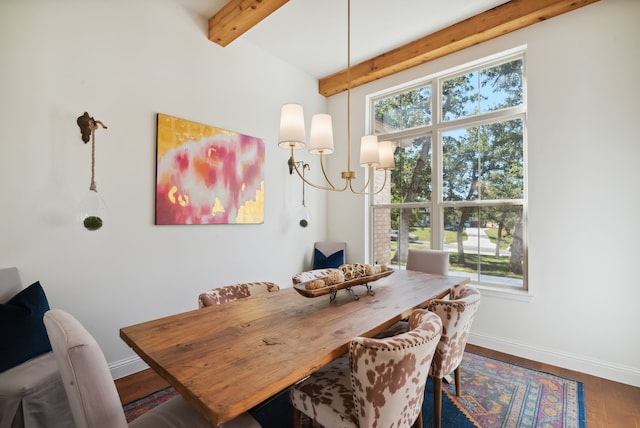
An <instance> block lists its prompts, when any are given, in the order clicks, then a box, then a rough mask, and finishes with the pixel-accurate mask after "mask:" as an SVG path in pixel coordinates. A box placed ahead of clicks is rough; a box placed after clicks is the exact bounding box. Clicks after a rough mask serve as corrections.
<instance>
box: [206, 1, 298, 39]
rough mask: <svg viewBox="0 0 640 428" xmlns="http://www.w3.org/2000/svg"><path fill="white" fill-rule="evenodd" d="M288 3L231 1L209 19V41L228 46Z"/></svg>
mask: <svg viewBox="0 0 640 428" xmlns="http://www.w3.org/2000/svg"><path fill="white" fill-rule="evenodd" d="M288 1H289V0H231V1H229V3H227V4H226V5H224V6H223V7H222V9H220V10H219V11H218V13H216V14H215V15H214V16H212V17H211V18H209V40H211V41H212V42H214V43H217V44H219V45H220V46H227V45H228V44H229V43H231V42H232V41H234V40H235V39H237V38H238V37H240V36H241V35H242V34H244V33H245V32H246V31H248V30H249V29H250V28H252V27H253V26H254V25H256V24H257V23H258V22H260V21H262V20H263V19H265V18H266V17H267V16H269V15H271V14H272V13H273V12H274V11H276V10H277V9H278V8H280V6H282V5H283V4H285V3H287V2H288Z"/></svg>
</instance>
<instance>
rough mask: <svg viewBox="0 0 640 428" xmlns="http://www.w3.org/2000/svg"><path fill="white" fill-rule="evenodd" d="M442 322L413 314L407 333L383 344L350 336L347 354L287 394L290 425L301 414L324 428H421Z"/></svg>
mask: <svg viewBox="0 0 640 428" xmlns="http://www.w3.org/2000/svg"><path fill="white" fill-rule="evenodd" d="M441 329H442V322H441V321H440V318H439V317H438V316H437V315H436V314H433V313H430V312H428V311H426V310H423V309H416V310H415V311H414V312H413V313H412V314H411V316H410V317H409V331H407V332H405V333H403V334H400V335H398V336H393V337H387V338H384V339H374V338H366V337H356V338H355V339H352V340H351V341H350V343H349V352H348V354H345V355H344V356H342V357H341V358H338V359H337V360H336V361H334V362H332V363H330V364H328V365H326V366H324V367H322V368H321V369H319V370H318V371H316V372H315V373H313V374H311V376H309V377H308V378H307V379H305V380H303V381H302V382H300V383H298V384H297V385H295V386H293V387H292V388H291V390H290V392H289V396H290V400H291V404H292V406H293V426H294V428H299V427H300V424H301V418H302V413H304V414H306V415H307V416H308V417H310V418H312V419H313V420H314V421H315V422H317V423H318V424H320V425H322V426H325V427H344V428H372V427H390V426H393V427H398V428H403V427H411V426H416V427H422V401H423V399H424V389H425V385H426V381H427V376H428V373H429V366H430V364H431V360H432V358H433V355H434V352H435V348H436V346H437V344H438V341H439V339H440V332H441Z"/></svg>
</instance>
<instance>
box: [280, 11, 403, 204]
mask: <svg viewBox="0 0 640 428" xmlns="http://www.w3.org/2000/svg"><path fill="white" fill-rule="evenodd" d="M278 146H280V147H281V148H283V149H289V150H290V151H291V157H290V158H289V161H288V165H289V173H291V174H293V171H295V172H296V173H297V174H298V176H299V177H300V178H301V179H302V181H303V182H304V183H306V184H308V185H309V186H312V187H315V188H316V189H320V190H328V191H335V192H343V191H345V190H347V189H349V190H350V191H351V192H352V193H356V194H376V193H380V192H381V191H382V189H384V187H385V186H386V184H387V175H388V174H387V171H390V170H392V169H393V168H394V166H395V165H394V160H393V152H394V149H395V147H394V144H393V143H392V142H391V141H381V142H378V137H377V136H375V135H365V136H363V137H362V138H361V140H360V166H362V167H364V168H366V170H367V180H366V183H365V184H364V186H363V187H362V188H361V189H356V188H354V183H353V182H354V180H355V178H356V172H355V171H354V170H352V169H351V0H347V162H346V163H347V168H346V170H345V171H342V174H341V178H342V180H344V182H343V184H342V186H337V185H334V183H333V182H332V181H331V180H330V179H329V176H328V175H327V172H326V170H325V164H324V156H325V155H329V154H331V153H333V128H332V124H331V116H330V115H328V114H315V115H313V117H312V118H311V130H310V133H309V152H310V153H312V154H316V155H319V156H320V168H321V170H322V175H323V176H324V179H325V183H324V184H321V185H319V184H315V183H312V182H311V181H310V180H309V179H307V178H306V177H305V176H304V171H300V169H299V167H298V165H300V164H301V163H300V162H296V159H295V155H294V151H295V150H298V149H302V148H304V147H306V130H305V125H304V112H303V109H302V106H301V105H300V104H285V105H283V106H282V111H281V114H280V133H279V138H278ZM375 169H378V170H383V171H384V182H383V183H382V186H380V188H379V189H377V190H372V191H368V189H369V184H370V182H371V178H372V177H373V175H374V172H375Z"/></svg>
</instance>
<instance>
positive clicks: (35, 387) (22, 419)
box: [0, 267, 73, 428]
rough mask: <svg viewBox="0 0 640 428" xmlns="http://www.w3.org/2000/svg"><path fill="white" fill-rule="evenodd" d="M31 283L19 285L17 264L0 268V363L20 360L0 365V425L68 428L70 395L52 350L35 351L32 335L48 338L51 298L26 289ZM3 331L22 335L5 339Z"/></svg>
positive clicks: (70, 419)
mask: <svg viewBox="0 0 640 428" xmlns="http://www.w3.org/2000/svg"><path fill="white" fill-rule="evenodd" d="M32 287H34V285H31V286H30V287H26V288H24V289H23V287H22V281H21V280H20V273H19V271H18V269H17V268H15V267H11V268H3V269H0V306H1V307H0V311H1V313H0V336H2V337H3V339H0V342H2V343H0V360H2V362H0V364H3V363H4V362H6V361H7V359H8V358H11V357H12V356H16V355H21V358H20V359H23V360H24V361H23V362H21V363H18V364H15V365H13V366H12V367H11V368H6V369H5V368H4V367H3V368H2V369H0V427H2V428H7V427H11V428H24V427H27V428H72V427H73V418H72V416H71V409H70V408H69V400H67V394H66V393H65V391H64V387H63V385H62V378H61V377H60V371H59V370H58V365H57V364H56V359H55V356H54V355H53V353H52V352H51V351H50V350H49V351H48V352H45V353H41V352H39V351H35V352H34V349H35V347H34V340H35V342H39V341H40V339H44V340H46V339H47V333H46V331H45V329H44V325H42V315H43V314H44V312H45V311H46V310H48V309H49V304H48V302H47V301H46V295H45V294H44V291H43V292H42V294H39V293H36V294H34V293H31V292H30V291H29V289H31V288H32ZM38 287H40V285H39V284H38ZM11 314H13V315H16V314H19V316H17V317H14V316H12V315H11ZM17 318H20V320H18V319H17ZM36 319H37V321H38V326H37V328H36V326H35V321H36ZM17 323H20V324H22V325H16V324H17ZM25 325H29V326H30V327H25ZM3 329H6V330H4V331H3ZM36 329H37V330H38V331H37V332H36V331H35V330H36ZM9 330H11V331H10V332H9ZM7 333H10V334H9V335H13V336H14V338H17V339H20V344H16V345H14V344H11V343H8V341H6V338H7V336H8V335H7ZM22 339H25V340H22ZM47 346H48V342H47ZM14 347H17V348H26V350H25V349H14ZM28 353H34V354H36V355H34V356H31V357H28V356H26V355H25V354H28ZM27 358H28V359H27ZM14 361H15V360H14Z"/></svg>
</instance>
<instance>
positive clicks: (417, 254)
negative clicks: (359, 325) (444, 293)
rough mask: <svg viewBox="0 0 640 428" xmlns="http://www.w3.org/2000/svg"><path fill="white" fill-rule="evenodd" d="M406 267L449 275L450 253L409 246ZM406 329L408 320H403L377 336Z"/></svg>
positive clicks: (392, 334)
mask: <svg viewBox="0 0 640 428" xmlns="http://www.w3.org/2000/svg"><path fill="white" fill-rule="evenodd" d="M406 269H407V270H415V271H418V272H424V273H432V274H434V275H448V274H449V253H448V252H447V251H442V250H416V249H413V248H409V252H408V253H407V265H406ZM404 331H407V321H406V320H401V321H398V322H397V323H395V324H393V325H391V326H390V327H389V328H387V329H385V330H384V331H383V332H382V333H380V334H378V336H377V337H379V338H382V337H389V336H395V335H397V334H400V333H402V332H404Z"/></svg>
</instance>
